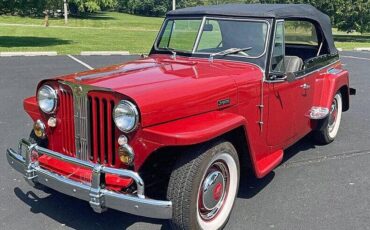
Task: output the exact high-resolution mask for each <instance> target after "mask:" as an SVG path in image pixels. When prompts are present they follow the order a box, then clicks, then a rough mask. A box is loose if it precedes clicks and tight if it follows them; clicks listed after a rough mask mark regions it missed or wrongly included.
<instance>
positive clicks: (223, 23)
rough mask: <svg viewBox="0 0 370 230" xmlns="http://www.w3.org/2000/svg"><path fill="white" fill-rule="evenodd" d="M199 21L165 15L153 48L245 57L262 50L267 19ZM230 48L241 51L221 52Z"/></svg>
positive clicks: (252, 55) (266, 32) (251, 56)
mask: <svg viewBox="0 0 370 230" xmlns="http://www.w3.org/2000/svg"><path fill="white" fill-rule="evenodd" d="M202 23H203V20H202V19H168V20H167V21H166V23H165V25H164V28H163V30H162V33H161V35H160V36H159V38H158V40H157V44H156V49H157V50H167V51H168V50H172V51H175V52H185V53H195V54H197V53H198V54H210V55H211V54H217V55H218V54H219V53H222V54H223V56H226V55H238V56H243V57H247V58H256V57H259V56H261V55H262V54H264V52H265V46H266V38H267V34H268V24H267V22H266V21H263V20H236V19H212V18H206V20H204V25H202ZM198 37H199V41H197V40H198ZM231 49H233V50H240V51H238V52H226V53H225V52H224V51H228V50H231ZM214 56H216V55H214Z"/></svg>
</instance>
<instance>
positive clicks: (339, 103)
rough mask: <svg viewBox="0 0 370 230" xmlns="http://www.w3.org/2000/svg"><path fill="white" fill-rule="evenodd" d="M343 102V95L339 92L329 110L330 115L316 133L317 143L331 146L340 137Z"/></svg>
mask: <svg viewBox="0 0 370 230" xmlns="http://www.w3.org/2000/svg"><path fill="white" fill-rule="evenodd" d="M342 110H343V100H342V95H341V93H340V92H338V93H337V94H336V95H335V96H334V99H333V103H332V105H331V107H330V110H329V115H328V117H326V118H325V119H324V120H323V121H321V122H322V124H321V129H320V130H317V131H315V132H314V138H315V140H316V142H318V143H320V144H329V143H331V142H332V141H334V139H335V138H336V137H337V135H338V131H339V127H340V122H341V119H342Z"/></svg>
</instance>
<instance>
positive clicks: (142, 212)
mask: <svg viewBox="0 0 370 230" xmlns="http://www.w3.org/2000/svg"><path fill="white" fill-rule="evenodd" d="M35 154H37V156H42V155H47V156H51V157H54V158H57V159H59V160H62V161H65V162H69V163H72V164H75V165H78V166H82V167H85V168H88V169H91V170H92V180H91V184H83V183H81V182H78V181H75V180H72V179H69V178H67V177H65V176H62V175H59V174H56V173H53V172H50V171H48V170H45V169H43V168H41V167H40V166H39V162H38V161H37V160H36V161H32V160H31V158H32V156H35ZM6 157H7V160H8V162H9V164H10V165H11V166H12V167H13V168H14V169H15V170H17V171H18V172H20V173H22V174H23V175H24V177H25V179H26V181H27V182H29V183H30V184H31V185H32V186H34V185H35V184H36V183H40V184H43V185H45V186H47V187H49V188H52V189H54V190H56V191H59V192H61V193H64V194H67V195H70V196H73V197H76V198H79V199H81V200H85V201H88V202H89V203H90V206H91V207H92V208H93V209H94V211H96V212H99V213H100V212H103V211H105V210H106V209H107V208H112V209H116V210H119V211H122V212H126V213H131V214H134V215H138V216H145V217H151V218H158V219H170V218H171V217H172V203H171V201H161V200H153V199H149V198H145V194H144V181H143V180H142V179H141V177H140V176H139V175H138V174H137V173H136V172H134V171H131V170H124V169H115V168H109V167H105V166H102V165H99V164H93V163H90V162H86V161H82V160H79V159H77V158H73V157H69V156H66V155H63V154H60V153H57V152H54V151H51V150H48V149H46V148H42V147H40V146H38V145H36V144H31V143H30V142H29V141H28V140H26V139H22V140H21V141H20V143H19V150H18V152H16V151H15V150H13V149H8V150H7V151H6ZM105 173H108V174H112V175H118V176H122V177H129V178H132V179H133V180H134V181H135V183H136V185H137V194H135V195H130V194H122V193H117V192H113V191H109V190H107V189H105V185H104V180H101V178H104V175H105Z"/></svg>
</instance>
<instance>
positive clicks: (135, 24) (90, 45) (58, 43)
mask: <svg viewBox="0 0 370 230" xmlns="http://www.w3.org/2000/svg"><path fill="white" fill-rule="evenodd" d="M162 22H163V18H154V17H142V16H135V15H129V14H124V13H117V12H102V13H97V14H94V15H91V16H90V17H86V18H70V19H69V23H68V25H64V20H63V19H60V18H58V19H50V26H49V27H44V26H43V24H44V19H43V18H29V17H18V16H0V52H1V51H57V52H58V53H59V54H78V53H80V51H129V52H130V53H148V52H149V50H150V48H151V46H152V44H153V41H154V39H155V37H156V35H157V33H158V30H159V28H160V26H161V24H162ZM334 34H335V35H334V38H335V40H336V45H337V47H340V48H344V49H353V48H355V47H370V34H365V35H360V34H357V33H353V34H346V33H343V32H338V31H336V30H334Z"/></svg>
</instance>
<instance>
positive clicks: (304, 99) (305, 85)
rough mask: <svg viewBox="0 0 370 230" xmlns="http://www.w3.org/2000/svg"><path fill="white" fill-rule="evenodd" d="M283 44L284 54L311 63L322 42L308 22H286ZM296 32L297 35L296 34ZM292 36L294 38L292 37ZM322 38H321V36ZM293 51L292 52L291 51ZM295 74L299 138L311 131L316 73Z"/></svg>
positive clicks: (295, 121) (296, 117)
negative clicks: (311, 111)
mask: <svg viewBox="0 0 370 230" xmlns="http://www.w3.org/2000/svg"><path fill="white" fill-rule="evenodd" d="M284 28H285V30H284V31H285V44H286V46H287V47H288V49H286V53H287V52H289V53H288V54H289V55H297V56H298V55H299V58H302V59H305V58H308V59H306V60H305V62H306V63H307V61H308V60H311V61H310V63H311V62H313V61H314V59H317V56H319V55H320V52H323V50H322V49H321V48H322V41H319V37H318V36H317V34H318V32H317V31H320V30H317V28H316V26H315V25H314V24H312V23H311V22H308V21H298V20H297V21H296V20H294V21H286V22H285V27H284ZM297 31H298V32H299V33H297ZM292 34H294V36H292ZM321 37H322V36H321ZM292 49H294V51H292ZM287 50H288V51H287ZM295 74H296V83H297V84H296V85H295V87H298V88H297V94H296V98H295V99H296V109H295V116H294V123H295V124H294V130H295V136H297V138H298V139H299V138H301V137H303V136H305V135H306V134H307V133H309V132H310V131H311V119H310V116H309V113H310V110H311V108H312V106H313V100H314V92H315V82H316V78H317V76H318V74H319V73H318V72H317V71H315V70H313V71H310V72H307V69H306V70H305V71H299V72H297V73H295Z"/></svg>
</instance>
